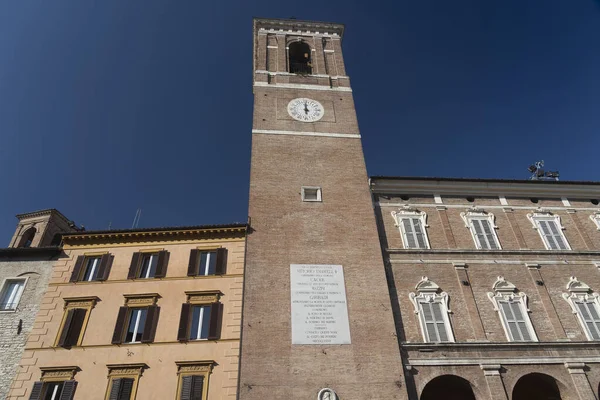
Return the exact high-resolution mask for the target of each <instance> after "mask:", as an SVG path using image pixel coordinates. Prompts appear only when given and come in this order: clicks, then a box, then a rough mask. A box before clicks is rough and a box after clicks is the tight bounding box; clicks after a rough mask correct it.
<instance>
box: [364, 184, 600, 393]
mask: <svg viewBox="0 0 600 400" xmlns="http://www.w3.org/2000/svg"><path fill="white" fill-rule="evenodd" d="M399 185H400V184H399ZM447 185H448V186H451V185H452V184H451V183H448V184H447ZM560 190H561V189H560V187H559V186H557V188H556V193H557V198H555V199H546V198H541V197H540V198H539V199H536V200H537V203H533V202H532V200H531V199H530V198H528V197H527V198H525V197H523V198H519V197H510V196H507V197H506V200H507V202H508V205H502V204H501V203H500V200H499V198H498V197H491V196H490V197H475V198H474V199H471V200H472V201H468V200H467V199H466V197H467V196H469V193H465V194H464V196H443V195H442V196H441V197H442V204H436V203H435V201H434V198H433V194H432V193H431V194H427V195H418V194H411V193H410V189H408V188H407V192H408V193H407V194H406V195H401V194H397V193H396V192H395V193H393V194H386V193H383V192H377V193H376V194H375V196H374V200H375V204H376V215H377V223H378V226H379V235H380V241H381V246H382V249H383V252H384V258H385V261H386V265H387V268H388V277H389V278H390V282H391V284H392V290H391V293H392V303H393V305H394V312H395V316H396V321H397V324H396V328H397V331H398V335H399V336H400V338H401V341H402V346H401V347H402V348H403V354H404V355H405V358H404V363H405V364H407V365H414V366H413V370H412V371H413V372H414V373H412V374H411V375H410V376H409V381H410V380H411V379H412V381H413V382H412V383H411V384H412V385H413V388H412V393H411V392H410V391H409V396H411V398H418V396H420V394H421V392H422V390H423V389H424V387H425V386H426V385H427V383H428V382H430V381H431V380H432V379H433V378H435V377H438V376H441V375H444V374H451V375H456V376H460V377H462V378H464V379H466V380H467V381H469V383H470V384H471V386H472V387H473V390H474V393H475V395H476V398H477V399H478V400H479V399H508V398H511V397H512V391H513V388H514V387H515V385H516V384H517V382H518V380H519V378H521V377H522V376H524V375H526V374H528V373H532V372H536V373H540V372H541V373H544V374H547V375H550V376H551V377H553V378H554V379H555V380H556V381H557V384H558V387H559V389H560V391H561V397H562V398H563V399H597V396H598V388H599V384H600V347H599V346H598V345H597V343H595V342H590V341H588V340H587V338H586V336H585V333H584V331H583V328H582V327H581V325H580V323H579V321H578V319H577V317H576V315H575V314H573V312H572V309H571V307H570V305H569V304H568V303H567V301H565V299H564V298H563V293H568V291H567V289H566V285H567V283H568V282H569V279H570V277H571V276H576V277H577V278H578V279H579V280H580V281H582V282H585V283H586V284H588V285H589V286H590V287H591V288H592V290H594V291H595V292H598V291H600V272H599V270H598V266H597V265H598V264H597V262H598V261H600V251H599V250H600V246H599V245H600V241H599V240H600V231H599V230H598V226H597V225H596V223H595V222H594V221H592V220H591V219H590V215H594V213H596V212H598V211H599V209H598V207H597V206H595V205H594V204H592V203H591V202H590V200H588V199H585V200H584V199H579V200H578V199H570V205H568V206H565V205H564V204H563V202H562V201H561V199H560V196H559V194H560ZM594 190H595V191H597V190H598V189H597V188H596V189H593V190H592V192H593V191H594ZM399 191H401V189H399ZM531 191H532V192H535V187H532V188H531ZM592 195H593V193H590V198H593V197H591V196H592ZM532 197H534V196H532ZM405 206H410V207H412V208H416V209H417V210H419V211H422V212H425V213H426V214H427V228H426V232H427V235H428V237H429V241H430V245H431V249H430V250H410V249H404V246H403V243H402V237H401V233H400V231H399V228H398V227H397V226H396V222H395V220H394V218H393V216H392V214H391V213H392V211H398V210H401V209H403V207H405ZM474 206H475V207H478V208H480V209H483V210H485V211H486V212H488V213H493V214H494V216H495V223H496V225H497V229H496V233H497V235H498V239H499V241H500V243H501V246H502V250H500V251H485V250H477V249H476V246H475V243H474V241H473V237H472V235H471V232H470V230H469V229H468V228H467V227H466V226H465V222H464V220H463V219H462V218H461V216H460V213H461V212H466V211H468V210H469V209H472V207H474ZM539 207H542V208H544V207H545V208H547V209H549V210H550V211H551V212H552V214H553V215H558V216H560V219H561V223H562V225H563V227H564V230H563V233H564V235H565V237H566V239H567V241H568V242H569V244H570V246H571V248H572V249H573V250H571V251H558V252H557V251H550V250H546V248H545V246H544V243H543V241H542V239H541V237H540V235H539V233H538V231H537V230H536V229H534V228H533V225H532V223H531V221H530V220H529V219H528V218H527V214H531V213H534V212H536V211H539ZM442 213H445V215H447V218H448V223H449V226H447V227H446V230H448V228H449V231H450V235H451V236H452V239H453V242H454V243H455V246H449V244H448V241H447V238H446V236H447V235H448V232H446V230H445V229H444V224H443V219H442V218H441V214H442ZM424 276H427V277H428V278H429V279H430V280H432V281H434V282H435V283H437V284H438V285H439V286H440V289H441V290H442V291H444V292H446V293H448V295H449V298H450V309H451V311H452V312H451V314H450V321H451V325H452V329H453V333H454V335H455V340H456V343H455V344H431V343H429V344H428V343H424V340H423V333H422V331H421V327H420V324H419V316H418V314H416V313H415V310H414V306H413V304H412V302H411V301H410V299H409V294H410V293H414V292H416V290H415V285H416V284H417V283H418V282H419V280H420V279H421V278H422V277H424ZM498 276H503V277H505V279H506V280H508V281H510V282H512V283H514V284H515V285H516V286H517V288H518V290H519V292H521V293H525V294H526V295H527V296H528V307H529V310H530V311H529V313H528V314H529V317H530V319H531V322H532V325H533V327H534V330H535V332H536V334H537V336H538V339H539V342H534V343H531V342H529V343H514V342H512V343H511V342H509V341H508V339H507V337H506V334H505V332H504V330H503V327H502V324H501V322H500V319H499V316H498V312H497V311H495V310H494V306H493V304H492V302H491V301H490V299H489V298H488V293H490V292H492V285H493V284H494V282H495V281H496V279H497V278H498ZM465 283H466V284H468V286H465ZM424 349H427V351H426V352H423V350H424ZM544 359H546V360H548V359H555V360H557V361H556V362H542V360H544ZM465 360H468V361H467V365H462V364H459V363H458V362H463V363H464V362H465ZM523 360H528V361H523ZM536 360H539V361H536ZM565 360H566V361H569V362H571V363H572V362H580V363H583V364H581V368H582V369H581V370H578V371H579V373H570V371H569V369H568V368H567V367H566V366H565V362H566V361H565ZM432 364H435V365H432ZM486 364H501V368H500V374H499V375H493V376H492V375H488V376H485V375H484V372H483V370H482V367H481V366H482V365H486ZM571 372H572V371H571ZM494 379H496V380H494ZM409 386H410V385H409Z"/></svg>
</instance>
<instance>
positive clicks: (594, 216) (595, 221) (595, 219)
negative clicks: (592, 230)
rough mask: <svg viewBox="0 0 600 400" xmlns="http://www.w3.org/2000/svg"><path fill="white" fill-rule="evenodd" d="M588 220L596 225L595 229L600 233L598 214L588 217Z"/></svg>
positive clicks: (599, 214) (599, 216)
mask: <svg viewBox="0 0 600 400" xmlns="http://www.w3.org/2000/svg"><path fill="white" fill-rule="evenodd" d="M590 219H591V220H592V221H593V222H594V223H595V224H596V229H597V230H599V231H600V212H596V213H594V214H592V215H590Z"/></svg>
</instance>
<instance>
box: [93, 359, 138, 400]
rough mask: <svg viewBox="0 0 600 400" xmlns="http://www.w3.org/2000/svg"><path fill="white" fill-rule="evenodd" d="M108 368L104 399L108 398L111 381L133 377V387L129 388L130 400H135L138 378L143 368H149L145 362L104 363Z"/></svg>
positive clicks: (107, 399) (108, 399)
mask: <svg viewBox="0 0 600 400" xmlns="http://www.w3.org/2000/svg"><path fill="white" fill-rule="evenodd" d="M106 368H108V376H107V378H108V384H107V385H106V394H105V395H104V400H110V391H111V389H112V385H113V381H114V380H116V379H121V378H129V379H133V387H132V389H131V396H130V399H131V400H135V396H136V395H137V389H138V384H139V381H140V378H141V377H142V375H143V374H144V370H145V369H147V368H149V367H148V365H146V364H145V363H137V364H106Z"/></svg>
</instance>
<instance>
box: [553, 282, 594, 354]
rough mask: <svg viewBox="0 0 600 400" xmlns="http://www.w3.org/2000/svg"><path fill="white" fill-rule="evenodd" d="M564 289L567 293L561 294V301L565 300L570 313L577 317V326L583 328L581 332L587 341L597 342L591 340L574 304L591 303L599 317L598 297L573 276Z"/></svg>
mask: <svg viewBox="0 0 600 400" xmlns="http://www.w3.org/2000/svg"><path fill="white" fill-rule="evenodd" d="M566 289H567V291H568V293H563V294H562V297H563V299H565V301H566V302H567V303H569V306H570V307H571V311H572V312H573V314H575V315H576V316H577V320H578V321H579V325H581V327H582V328H583V332H584V333H585V336H586V338H587V340H589V341H595V342H597V341H598V340H600V339H594V338H593V336H592V335H591V333H590V330H589V328H588V326H587V323H586V321H585V320H584V319H583V316H582V315H581V312H580V311H579V309H578V308H577V305H576V304H575V303H576V302H578V301H584V302H586V303H592V304H594V305H595V308H596V312H597V313H598V314H599V315H600V295H599V294H598V293H596V292H594V291H593V290H592V288H590V287H589V286H588V285H587V284H586V283H584V282H581V281H579V280H578V279H577V277H575V276H571V277H570V278H569V282H568V283H567V286H566ZM597 328H598V327H597ZM599 330H600V329H599ZM599 333H600V332H599Z"/></svg>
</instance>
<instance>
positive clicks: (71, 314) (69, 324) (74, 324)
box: [58, 308, 88, 348]
mask: <svg viewBox="0 0 600 400" xmlns="http://www.w3.org/2000/svg"><path fill="white" fill-rule="evenodd" d="M87 313H88V309H87V308H71V309H69V310H67V315H66V316H65V319H64V323H63V326H62V330H61V334H60V337H59V339H58V346H60V347H65V348H70V347H73V346H77V345H78V344H80V343H79V341H80V337H81V333H82V330H83V326H84V323H85V321H86V317H87Z"/></svg>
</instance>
